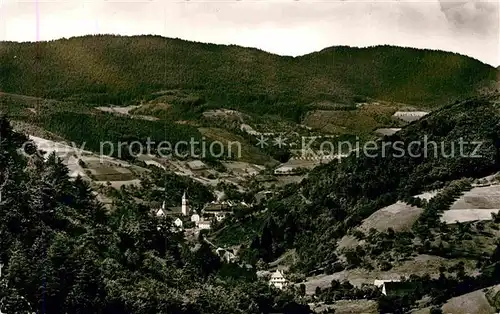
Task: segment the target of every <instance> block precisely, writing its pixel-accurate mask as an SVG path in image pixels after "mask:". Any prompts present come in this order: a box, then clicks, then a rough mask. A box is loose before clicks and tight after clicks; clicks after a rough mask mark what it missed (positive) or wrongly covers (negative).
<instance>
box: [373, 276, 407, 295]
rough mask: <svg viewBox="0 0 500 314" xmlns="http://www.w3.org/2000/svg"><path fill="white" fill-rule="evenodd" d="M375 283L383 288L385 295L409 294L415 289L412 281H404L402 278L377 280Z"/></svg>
mask: <svg viewBox="0 0 500 314" xmlns="http://www.w3.org/2000/svg"><path fill="white" fill-rule="evenodd" d="M373 285H375V286H377V287H379V288H381V289H382V294H383V295H397V296H402V295H405V294H408V293H409V292H411V291H412V290H413V284H412V283H411V282H404V281H401V280H397V279H396V280H375V282H374V283H373Z"/></svg>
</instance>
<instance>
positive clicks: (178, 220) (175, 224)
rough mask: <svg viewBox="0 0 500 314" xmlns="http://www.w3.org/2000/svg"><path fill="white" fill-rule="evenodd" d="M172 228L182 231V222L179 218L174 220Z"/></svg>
mask: <svg viewBox="0 0 500 314" xmlns="http://www.w3.org/2000/svg"><path fill="white" fill-rule="evenodd" d="M174 226H176V227H177V228H179V229H182V220H181V219H180V218H175V220H174Z"/></svg>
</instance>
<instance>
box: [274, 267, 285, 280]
mask: <svg viewBox="0 0 500 314" xmlns="http://www.w3.org/2000/svg"><path fill="white" fill-rule="evenodd" d="M284 277H285V275H284V274H283V272H282V271H281V270H279V269H276V271H275V272H274V273H273V274H272V275H271V278H284Z"/></svg>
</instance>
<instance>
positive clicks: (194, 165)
mask: <svg viewBox="0 0 500 314" xmlns="http://www.w3.org/2000/svg"><path fill="white" fill-rule="evenodd" d="M187 165H188V167H189V168H190V169H191V170H204V169H206V168H207V165H205V164H204V163H203V162H202V161H201V160H193V161H190V162H188V163H187Z"/></svg>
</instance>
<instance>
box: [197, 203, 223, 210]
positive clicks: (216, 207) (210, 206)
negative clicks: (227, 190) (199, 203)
mask: <svg viewBox="0 0 500 314" xmlns="http://www.w3.org/2000/svg"><path fill="white" fill-rule="evenodd" d="M227 210H229V208H228V206H227V205H224V204H220V203H210V204H207V205H205V207H203V211H204V212H219V211H227Z"/></svg>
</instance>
